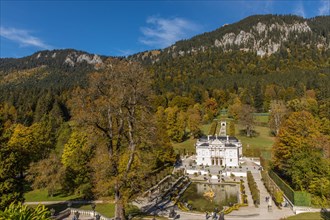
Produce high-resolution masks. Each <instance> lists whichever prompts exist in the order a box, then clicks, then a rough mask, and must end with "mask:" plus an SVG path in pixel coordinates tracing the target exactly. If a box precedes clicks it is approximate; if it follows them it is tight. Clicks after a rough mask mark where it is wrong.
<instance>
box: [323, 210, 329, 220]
mask: <svg viewBox="0 0 330 220" xmlns="http://www.w3.org/2000/svg"><path fill="white" fill-rule="evenodd" d="M321 218H322V219H324V220H330V211H328V210H327V209H325V208H322V209H321Z"/></svg>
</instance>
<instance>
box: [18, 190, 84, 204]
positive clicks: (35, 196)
mask: <svg viewBox="0 0 330 220" xmlns="http://www.w3.org/2000/svg"><path fill="white" fill-rule="evenodd" d="M24 198H25V201H26V202H41V201H68V200H74V199H79V196H76V195H71V196H66V195H62V194H56V195H54V196H53V197H49V196H48V193H47V190H33V191H30V192H27V193H25V194H24Z"/></svg>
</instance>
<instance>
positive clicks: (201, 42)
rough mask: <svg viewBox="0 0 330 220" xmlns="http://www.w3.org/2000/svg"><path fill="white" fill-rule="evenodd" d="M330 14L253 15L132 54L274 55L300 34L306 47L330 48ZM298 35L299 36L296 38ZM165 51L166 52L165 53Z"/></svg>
mask: <svg viewBox="0 0 330 220" xmlns="http://www.w3.org/2000/svg"><path fill="white" fill-rule="evenodd" d="M329 27H330V16H319V17H315V18H310V19H305V18H302V17H299V16H294V15H253V16H250V17H247V18H245V19H243V20H241V21H238V22H236V23H233V24H228V25H224V26H222V27H220V28H218V29H216V30H213V31H210V32H205V33H203V34H199V35H196V36H194V37H192V38H190V39H187V40H180V41H177V42H176V43H175V44H173V45H171V46H169V47H167V48H164V49H162V50H159V53H158V54H156V55H154V54H151V53H150V54H149V56H148V55H147V54H148V51H146V52H141V53H137V54H134V55H132V56H129V58H130V59H133V60H139V61H145V60H148V59H149V60H150V61H151V62H155V61H159V60H161V59H162V56H163V57H164V56H165V57H166V56H167V55H168V54H169V55H171V57H172V58H176V57H178V56H184V55H186V54H195V53H198V52H205V51H206V50H210V49H211V50H216V49H220V50H222V51H226V52H230V51H235V50H242V51H250V52H255V53H257V54H258V55H259V56H265V55H267V56H270V55H271V54H274V53H276V52H278V51H279V50H280V48H281V47H287V48H288V47H289V46H290V45H289V44H292V43H295V41H297V39H296V38H297V37H299V38H300V40H298V41H300V43H301V45H303V46H309V47H310V46H314V45H316V46H317V47H318V49H325V50H328V49H329V48H330V41H329V39H330V28H329ZM296 36H297V37H296ZM164 54H165V55H164Z"/></svg>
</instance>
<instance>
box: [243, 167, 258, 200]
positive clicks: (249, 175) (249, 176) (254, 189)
mask: <svg viewBox="0 0 330 220" xmlns="http://www.w3.org/2000/svg"><path fill="white" fill-rule="evenodd" d="M246 173H247V180H248V185H249V188H250V191H251V194H252V200H253V203H254V205H255V206H258V205H259V204H260V191H259V189H258V186H257V183H256V181H255V180H254V178H253V175H252V173H251V171H247V172H246Z"/></svg>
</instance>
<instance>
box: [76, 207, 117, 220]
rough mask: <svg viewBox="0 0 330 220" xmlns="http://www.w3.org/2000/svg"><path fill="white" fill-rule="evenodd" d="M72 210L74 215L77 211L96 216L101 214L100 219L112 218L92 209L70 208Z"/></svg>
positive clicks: (108, 219) (109, 219)
mask: <svg viewBox="0 0 330 220" xmlns="http://www.w3.org/2000/svg"><path fill="white" fill-rule="evenodd" d="M70 212H71V214H72V215H73V214H74V213H75V212H79V214H80V215H84V216H90V217H95V216H96V215H97V214H98V215H99V216H100V220H111V218H107V217H104V216H103V215H101V214H100V213H98V212H96V211H92V210H82V209H73V208H70Z"/></svg>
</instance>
